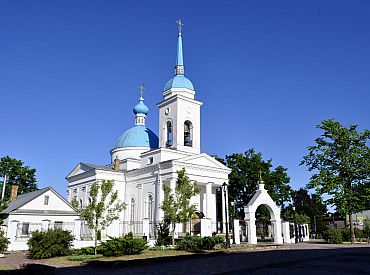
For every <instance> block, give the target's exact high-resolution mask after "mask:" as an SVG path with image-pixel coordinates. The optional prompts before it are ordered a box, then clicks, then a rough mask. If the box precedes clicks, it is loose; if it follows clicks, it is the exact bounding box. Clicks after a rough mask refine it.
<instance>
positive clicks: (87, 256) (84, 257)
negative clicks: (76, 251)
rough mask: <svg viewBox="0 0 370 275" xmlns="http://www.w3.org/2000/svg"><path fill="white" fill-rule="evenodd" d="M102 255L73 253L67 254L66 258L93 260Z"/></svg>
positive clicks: (71, 259)
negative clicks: (71, 254)
mask: <svg viewBox="0 0 370 275" xmlns="http://www.w3.org/2000/svg"><path fill="white" fill-rule="evenodd" d="M101 257H103V255H99V254H98V255H73V256H69V257H68V260H70V261H86V260H95V259H98V258H101Z"/></svg>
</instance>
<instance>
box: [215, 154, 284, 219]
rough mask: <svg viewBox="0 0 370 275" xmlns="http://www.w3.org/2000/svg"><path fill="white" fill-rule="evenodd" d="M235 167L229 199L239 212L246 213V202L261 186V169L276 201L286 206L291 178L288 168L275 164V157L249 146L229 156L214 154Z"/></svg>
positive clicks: (232, 167)
mask: <svg viewBox="0 0 370 275" xmlns="http://www.w3.org/2000/svg"><path fill="white" fill-rule="evenodd" d="M215 158H216V159H217V160H218V161H220V162H221V163H223V164H225V165H227V166H228V167H229V168H231V169H232V171H231V173H230V175H229V186H228V191H229V201H235V202H236V205H237V209H238V214H239V216H241V217H244V205H245V204H247V203H248V202H249V201H250V200H251V199H252V197H253V195H254V194H255V192H256V190H257V188H258V180H259V177H260V172H261V173H262V177H263V180H264V181H265V188H266V189H267V190H268V191H269V194H270V196H271V198H272V199H273V200H274V201H275V202H276V204H277V205H279V206H281V207H284V204H285V203H286V202H288V201H290V191H291V187H290V186H289V182H290V178H289V177H288V174H287V172H286V171H287V169H286V168H284V167H282V166H278V167H276V168H275V169H273V168H272V159H269V160H267V161H265V160H263V158H262V154H261V153H256V152H255V151H254V149H249V150H248V151H246V152H245V153H244V154H241V153H234V154H232V155H229V156H226V160H223V159H221V158H219V157H215Z"/></svg>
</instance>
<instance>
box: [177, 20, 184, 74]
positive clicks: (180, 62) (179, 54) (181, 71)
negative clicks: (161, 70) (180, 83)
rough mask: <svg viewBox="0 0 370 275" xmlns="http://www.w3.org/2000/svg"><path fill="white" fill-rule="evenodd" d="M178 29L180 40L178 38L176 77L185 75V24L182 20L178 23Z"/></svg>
mask: <svg viewBox="0 0 370 275" xmlns="http://www.w3.org/2000/svg"><path fill="white" fill-rule="evenodd" d="M176 23H177V27H178V30H179V32H178V38H177V59H176V67H175V74H176V75H183V74H184V59H183V53H182V36H181V32H182V27H183V26H184V24H183V23H182V21H181V19H179V20H177V21H176Z"/></svg>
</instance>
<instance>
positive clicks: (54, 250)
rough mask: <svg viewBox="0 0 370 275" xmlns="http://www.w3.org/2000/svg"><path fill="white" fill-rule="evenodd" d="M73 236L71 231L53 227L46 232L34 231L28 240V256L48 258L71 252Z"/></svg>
mask: <svg viewBox="0 0 370 275" xmlns="http://www.w3.org/2000/svg"><path fill="white" fill-rule="evenodd" d="M72 241H73V236H72V235H71V232H70V231H64V230H62V229H51V230H48V231H46V232H39V231H34V232H32V237H31V238H30V239H29V240H28V242H27V243H28V248H29V249H28V257H29V258H31V259H47V258H52V257H57V256H64V255H68V254H69V253H70V247H71V245H72Z"/></svg>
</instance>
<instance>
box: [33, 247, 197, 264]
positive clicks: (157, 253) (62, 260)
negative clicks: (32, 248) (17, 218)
mask: <svg viewBox="0 0 370 275" xmlns="http://www.w3.org/2000/svg"><path fill="white" fill-rule="evenodd" d="M191 254H194V253H193V252H187V251H180V250H149V249H147V250H144V252H143V253H142V254H138V255H126V256H120V257H100V258H98V259H94V260H98V261H131V260H138V259H149V258H159V257H172V256H183V255H191ZM69 257H71V256H63V257H55V258H51V259H43V260H38V261H37V262H40V263H45V264H58V265H68V266H77V265H80V264H81V263H82V262H84V260H81V261H78V260H77V261H76V260H74V261H71V260H69ZM92 258H93V257H92ZM87 260H89V259H87ZM91 260H93V259H91Z"/></svg>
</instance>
